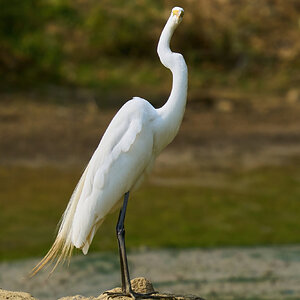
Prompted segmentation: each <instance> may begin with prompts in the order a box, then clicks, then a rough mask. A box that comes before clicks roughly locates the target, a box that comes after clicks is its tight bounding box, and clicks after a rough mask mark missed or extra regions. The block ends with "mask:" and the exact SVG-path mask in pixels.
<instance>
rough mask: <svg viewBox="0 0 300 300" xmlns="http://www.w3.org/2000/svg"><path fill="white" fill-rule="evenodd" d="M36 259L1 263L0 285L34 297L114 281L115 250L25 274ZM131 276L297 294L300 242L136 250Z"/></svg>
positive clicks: (267, 295)
mask: <svg viewBox="0 0 300 300" xmlns="http://www.w3.org/2000/svg"><path fill="white" fill-rule="evenodd" d="M36 262H37V260H36V259H30V260H24V261H17V262H10V263H8V262H7V263H6V262H4V263H1V264H0V287H1V288H3V289H6V290H16V291H25V292H29V293H30V294H32V295H33V296H34V297H36V298H38V299H40V300H50V299H51V300H54V299H57V298H60V297H63V296H67V295H76V294H80V295H84V296H97V295H99V294H100V293H102V292H103V291H105V290H108V289H110V288H113V287H115V286H119V285H120V275H119V262H118V256H117V254H112V253H91V254H89V255H87V256H83V255H78V256H75V257H73V259H72V261H71V264H70V267H69V268H67V267H63V268H60V269H58V270H57V271H56V272H55V273H54V274H53V276H51V277H50V278H48V275H47V273H43V274H41V275H38V276H36V277H35V278H33V279H26V278H25V275H26V273H27V272H28V271H29V270H30V269H31V268H32V267H33V266H34V265H35V263H36ZM129 263H130V268H131V276H132V278H134V277H139V276H145V277H147V278H149V279H150V280H151V281H152V283H153V285H154V288H155V289H157V290H159V291H161V292H166V293H175V294H183V293H184V294H186V293H190V294H195V295H200V296H202V297H204V298H207V299H299V298H300V246H284V247H253V248H224V249H189V250H167V249H163V250H141V251H135V252H131V253H130V254H129Z"/></svg>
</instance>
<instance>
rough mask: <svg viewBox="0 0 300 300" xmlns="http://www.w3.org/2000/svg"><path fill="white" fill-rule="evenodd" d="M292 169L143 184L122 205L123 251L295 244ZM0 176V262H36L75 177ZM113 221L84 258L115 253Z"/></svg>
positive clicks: (11, 171) (62, 172)
mask: <svg viewBox="0 0 300 300" xmlns="http://www.w3.org/2000/svg"><path fill="white" fill-rule="evenodd" d="M298 163H299V161H298ZM296 165H297V161H296V162H295V163H291V164H290V165H286V166H284V167H282V166H281V167H261V168H258V169H255V170H252V171H231V172H229V173H228V174H227V178H226V179H227V180H228V181H229V182H230V184H227V185H225V186H220V185H218V184H217V185H216V186H213V187H208V186H199V185H191V186H186V185H185V186H177V187H176V186H173V187H172V186H160V185H154V184H147V185H145V186H144V187H143V188H142V189H140V190H139V191H138V192H136V194H134V195H133V197H132V198H131V200H130V202H129V207H128V214H127V216H126V231H127V233H128V235H127V246H128V247H129V249H130V248H131V249H132V248H135V247H140V246H142V245H146V246H149V247H153V248H156V247H200V246H201V247H214V246H229V245H239V246H246V245H247V246H249V245H257V244H269V245H270V244H289V243H299V242H300V236H299V230H298V229H299V226H300V219H299V213H300V202H299V197H300V185H299V179H300V171H299V168H297V167H296ZM0 176H1V181H0V198H1V199H2V200H1V219H0V236H1V239H0V259H1V260H4V259H5V260H7V259H16V258H25V257H30V256H42V255H44V254H45V249H49V247H50V246H51V243H52V242H53V240H54V237H55V228H56V224H57V223H58V220H59V219H60V216H61V214H62V213H63V211H64V209H65V207H66V204H67V202H68V198H69V196H70V195H71V192H72V190H73V188H74V186H75V183H76V181H77V180H78V178H79V176H80V171H79V170H78V169H77V170H76V169H73V170H71V169H69V168H68V169H59V170H58V169H56V168H54V167H52V168H51V167H44V168H42V167H40V168H25V167H1V168H0ZM166 176H167V175H166ZM167 177H169V176H167ZM16 186H17V187H18V188H17V189H16ZM12 220H13V222H12ZM116 220H117V212H116V213H115V214H113V215H110V216H108V217H107V219H106V221H105V222H104V224H103V225H102V226H101V228H100V229H99V231H98V233H97V234H96V236H95V240H94V241H93V244H92V246H91V251H99V250H100V251H104V250H116V249H117V244H116V238H115V229H114V228H115V223H116ZM162 228H163V230H162Z"/></svg>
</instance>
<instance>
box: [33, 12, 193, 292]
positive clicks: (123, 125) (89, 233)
mask: <svg viewBox="0 0 300 300" xmlns="http://www.w3.org/2000/svg"><path fill="white" fill-rule="evenodd" d="M183 14H184V11H183V9H182V8H180V7H174V8H173V9H172V12H171V15H170V17H169V19H168V21H167V23H166V25H165V27H164V29H163V31H162V33H161V36H160V39H159V43H158V47H157V52H158V55H159V58H160V60H161V62H162V64H163V65H164V66H165V67H166V68H168V69H170V70H171V72H172V74H173V85H172V91H171V94H170V96H169V99H168V101H167V102H166V103H165V104H164V105H163V106H162V107H161V108H159V109H155V108H154V107H153V106H152V105H151V104H150V103H149V102H148V101H146V100H145V99H142V98H138V97H134V98H133V99H132V100H130V101H128V102H127V103H125V104H124V105H123V106H122V108H121V109H120V110H119V111H118V113H117V114H116V115H115V117H114V118H113V120H112V121H111V123H110V124H109V126H108V128H107V130H106V131H105V133H104V135H103V137H102V139H101V141H100V144H99V146H98V147H97V149H96V151H95V152H94V154H93V156H92V158H91V160H90V162H89V164H88V165H87V167H86V169H85V171H84V173H83V175H82V177H81V178H80V180H79V183H78V184H77V187H76V188H75V190H74V192H73V195H72V197H71V199H70V201H69V204H68V206H67V209H66V210H65V212H64V214H63V216H62V220H61V224H60V228H59V230H58V234H57V237H56V239H55V241H54V244H53V246H52V247H51V249H50V250H49V252H48V253H47V254H46V256H45V257H44V258H43V259H42V260H41V262H40V263H39V264H38V265H37V266H36V267H35V268H34V269H33V270H32V275H34V274H36V273H37V272H38V271H39V270H40V269H42V268H43V267H44V266H45V265H46V264H47V263H49V262H52V261H53V260H55V259H56V264H55V266H54V268H53V269H55V267H56V266H57V265H58V263H59V262H61V261H63V260H65V259H66V258H69V257H70V256H71V254H72V250H73V248H74V246H75V247H76V248H79V249H81V250H82V252H83V253H84V254H87V252H88V249H89V246H90V244H91V242H92V239H93V237H94V235H95V233H96V231H97V229H98V227H99V226H100V225H101V223H102V222H103V220H104V219H105V217H106V216H107V215H108V214H109V213H110V212H112V211H113V210H114V209H115V208H116V207H118V206H119V205H120V204H121V200H122V197H123V196H124V201H123V207H122V208H121V211H120V215H119V219H118V223H117V227H116V231H117V238H118V243H119V253H120V264H121V278H122V291H123V293H124V294H126V295H131V296H134V295H136V294H135V293H134V292H133V291H132V289H131V285H130V277H129V271H128V264H127V257H126V249H125V230H124V220H125V214H126V207H127V202H128V198H129V192H131V191H133V190H135V189H136V188H137V187H138V186H139V184H140V183H141V182H142V181H143V179H144V177H145V175H147V174H149V172H150V171H151V169H152V166H153V163H154V161H155V159H156V157H157V156H158V154H159V153H160V152H161V151H162V150H163V149H164V148H165V147H166V146H167V145H168V144H169V143H170V142H171V141H172V140H173V139H174V137H175V136H176V134H177V132H178V129H179V126H180V124H181V121H182V117H183V114H184V110H185V105H186V97H187V66H186V63H185V60H184V58H183V56H182V55H181V54H179V53H174V52H172V51H171V49H170V40H171V37H172V35H173V33H174V30H175V29H176V27H177V26H178V25H179V23H180V22H181V20H182V17H183ZM138 296H140V297H142V296H147V297H148V295H138Z"/></svg>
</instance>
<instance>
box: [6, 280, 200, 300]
mask: <svg viewBox="0 0 300 300" xmlns="http://www.w3.org/2000/svg"><path fill="white" fill-rule="evenodd" d="M131 286H132V289H133V290H134V291H135V292H136V293H143V294H145V293H152V292H154V289H153V286H152V283H151V282H150V281H149V280H147V279H145V278H144V277H139V278H135V279H133V280H131ZM108 292H114V293H119V292H121V288H119V287H118V288H114V289H112V290H109V291H108ZM154 295H155V296H158V297H160V298H161V299H165V300H204V299H203V298H200V297H196V296H192V295H187V296H181V295H173V294H162V293H159V292H157V293H155V294H154ZM4 299H5V300H38V299H36V298H34V297H32V296H31V295H30V294H28V293H24V292H10V291H5V290H2V289H0V300H4ZM128 299H131V298H129V297H126V296H118V297H114V298H111V297H109V296H108V295H107V294H105V293H103V294H101V295H99V296H98V297H96V298H95V297H84V296H80V295H77V296H68V297H63V298H59V299H58V300H128Z"/></svg>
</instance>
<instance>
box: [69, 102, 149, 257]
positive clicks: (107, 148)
mask: <svg viewBox="0 0 300 300" xmlns="http://www.w3.org/2000/svg"><path fill="white" fill-rule="evenodd" d="M154 112H155V111H154V109H153V107H152V106H151V105H150V104H149V103H148V102H147V101H145V100H143V99H133V100H131V101H129V102H127V103H126V104H125V105H124V106H123V107H122V108H121V109H120V111H119V112H118V113H117V114H116V116H115V117H114V119H113V120H112V122H111V123H110V125H109V127H108V128H107V130H106V132H105V134H104V136H103V138H102V140H101V142H100V144H99V146H98V148H97V149H96V151H95V153H94V155H93V156H92V158H91V160H90V162H89V164H88V166H87V170H86V174H85V179H84V185H83V188H82V191H81V195H80V198H79V200H78V204H77V205H76V210H75V214H74V218H73V223H72V227H71V230H70V232H69V238H71V241H72V243H73V245H75V247H77V248H82V249H83V252H84V253H85V254H86V253H87V250H88V247H89V245H90V243H91V241H92V238H93V236H94V234H95V232H96V230H97V228H98V227H99V225H100V224H101V223H102V221H103V219H104V217H105V216H106V215H107V214H108V213H109V212H110V211H111V210H112V208H113V207H114V206H115V205H116V204H117V202H118V201H119V200H120V198H121V197H122V196H123V195H124V194H125V193H126V192H127V191H129V190H130V189H131V188H132V187H133V186H134V184H135V183H136V182H137V181H138V179H139V178H140V177H141V176H142V175H143V173H144V171H145V169H146V168H147V166H148V165H149V164H150V163H151V161H152V159H153V157H152V156H153V131H152V128H151V120H152V119H153V117H154V115H153V113H154Z"/></svg>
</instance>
